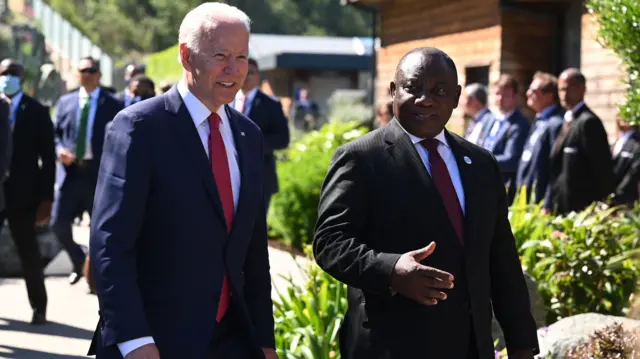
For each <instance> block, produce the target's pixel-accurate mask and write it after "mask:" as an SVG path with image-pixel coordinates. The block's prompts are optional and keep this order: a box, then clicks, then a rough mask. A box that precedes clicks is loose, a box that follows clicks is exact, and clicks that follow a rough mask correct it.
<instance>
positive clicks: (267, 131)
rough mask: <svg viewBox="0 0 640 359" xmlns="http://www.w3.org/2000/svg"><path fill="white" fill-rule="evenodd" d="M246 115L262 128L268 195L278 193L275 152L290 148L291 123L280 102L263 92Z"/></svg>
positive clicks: (256, 97)
mask: <svg viewBox="0 0 640 359" xmlns="http://www.w3.org/2000/svg"><path fill="white" fill-rule="evenodd" d="M246 115H247V116H248V117H249V118H250V119H251V120H252V121H253V122H255V123H256V125H258V127H260V130H261V131H262V136H263V138H264V140H263V150H262V151H263V154H264V186H265V187H264V190H265V192H266V194H274V193H276V192H278V189H279V188H278V175H277V173H276V158H275V156H274V155H273V151H275V150H281V149H284V148H287V146H289V123H288V121H287V118H286V117H285V115H284V112H283V111H282V104H281V103H280V101H278V100H275V99H273V98H272V97H270V96H269V95H267V94H265V93H264V92H262V91H258V92H256V96H255V97H254V99H253V102H251V108H250V109H248V110H247V112H246Z"/></svg>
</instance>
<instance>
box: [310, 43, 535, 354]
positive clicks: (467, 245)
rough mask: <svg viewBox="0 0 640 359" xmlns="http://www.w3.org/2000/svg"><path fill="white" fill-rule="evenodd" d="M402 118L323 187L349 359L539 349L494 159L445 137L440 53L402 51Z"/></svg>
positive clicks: (329, 266) (330, 268)
mask: <svg viewBox="0 0 640 359" xmlns="http://www.w3.org/2000/svg"><path fill="white" fill-rule="evenodd" d="M390 89H391V95H392V97H393V102H394V114H395V115H396V118H395V119H394V120H392V121H391V123H389V125H387V126H385V127H383V128H381V129H378V130H376V131H373V132H371V133H369V134H367V135H365V136H363V137H361V138H359V139H356V140H354V141H353V142H350V143H348V144H346V145H344V146H342V147H341V148H339V149H338V150H337V151H336V153H335V155H334V157H333V160H332V163H331V165H330V168H329V171H328V174H327V177H326V179H325V182H324V184H323V187H322V194H321V198H320V205H319V213H318V223H317V228H316V235H315V241H314V254H315V258H316V261H317V262H318V264H319V265H320V267H322V268H323V269H324V270H326V271H327V272H328V273H329V274H331V275H332V276H334V277H335V278H337V279H338V280H340V281H342V282H344V283H346V284H347V285H348V286H349V290H348V297H349V309H348V311H347V314H346V318H345V324H344V326H343V327H342V328H341V333H340V345H341V354H342V356H343V358H346V359H383V358H384V359H406V358H412V359H447V358H451V359H466V358H474V359H479V358H483V359H484V358H492V357H493V355H494V354H493V339H492V338H491V305H492V304H493V309H494V311H495V313H496V317H497V319H498V321H499V323H500V325H501V326H502V329H503V332H504V335H505V338H506V347H507V349H508V352H509V358H510V359H513V358H516V359H525V358H528V359H531V358H533V355H534V354H535V353H537V352H538V342H537V335H536V325H535V322H534V319H533V317H532V315H531V309H530V303H529V295H528V292H527V288H526V285H525V281H524V276H523V274H522V270H521V267H520V262H519V259H518V255H517V252H516V247H515V240H514V238H513V234H512V233H511V227H510V225H509V221H508V219H507V198H506V193H505V190H504V186H503V181H502V178H501V175H500V168H499V167H498V164H497V162H496V159H495V158H494V157H493V155H491V153H489V152H488V151H486V150H484V149H482V148H480V147H478V146H476V145H473V144H471V143H470V142H468V141H466V140H464V139H462V138H461V137H459V136H457V135H455V134H453V133H450V132H449V131H447V130H445V125H446V123H447V121H448V120H449V118H450V117H451V113H452V111H453V109H454V108H455V107H457V105H458V100H459V97H460V92H461V88H460V86H459V85H458V77H457V70H456V66H455V64H454V62H453V60H451V58H450V57H449V56H448V55H447V54H445V53H444V52H442V51H440V50H438V49H435V48H419V49H415V50H413V51H411V52H409V53H408V54H406V55H405V56H404V57H403V58H402V59H401V60H400V63H399V65H398V67H397V69H396V73H395V79H394V81H393V82H391V84H390Z"/></svg>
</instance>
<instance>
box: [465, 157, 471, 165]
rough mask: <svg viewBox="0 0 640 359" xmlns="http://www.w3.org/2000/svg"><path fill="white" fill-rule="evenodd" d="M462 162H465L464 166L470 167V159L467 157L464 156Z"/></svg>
mask: <svg viewBox="0 0 640 359" xmlns="http://www.w3.org/2000/svg"><path fill="white" fill-rule="evenodd" d="M464 162H465V163H466V164H468V165H470V164H471V158H469V157H467V156H464Z"/></svg>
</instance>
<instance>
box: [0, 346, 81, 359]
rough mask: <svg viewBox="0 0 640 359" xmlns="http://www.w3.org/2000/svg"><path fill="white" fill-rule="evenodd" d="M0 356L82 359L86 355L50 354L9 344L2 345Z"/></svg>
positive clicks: (31, 358)
mask: <svg viewBox="0 0 640 359" xmlns="http://www.w3.org/2000/svg"><path fill="white" fill-rule="evenodd" d="M0 358H7V359H80V358H86V356H79V355H67V354H49V353H45V352H42V351H39V350H30V349H23V348H16V347H12V346H8V345H0Z"/></svg>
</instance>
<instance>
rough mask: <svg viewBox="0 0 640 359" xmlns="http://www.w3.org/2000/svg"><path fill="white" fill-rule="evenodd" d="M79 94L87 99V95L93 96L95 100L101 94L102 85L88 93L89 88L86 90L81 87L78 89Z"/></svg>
mask: <svg viewBox="0 0 640 359" xmlns="http://www.w3.org/2000/svg"><path fill="white" fill-rule="evenodd" d="M78 95H79V96H80V98H81V99H86V98H87V97H91V99H93V100H95V99H97V98H98V96H99V95H100V86H98V87H96V88H95V89H93V91H91V93H90V94H87V90H85V89H84V87H80V90H79V91H78Z"/></svg>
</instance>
